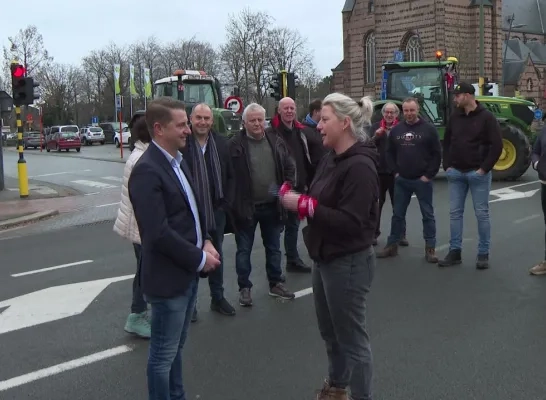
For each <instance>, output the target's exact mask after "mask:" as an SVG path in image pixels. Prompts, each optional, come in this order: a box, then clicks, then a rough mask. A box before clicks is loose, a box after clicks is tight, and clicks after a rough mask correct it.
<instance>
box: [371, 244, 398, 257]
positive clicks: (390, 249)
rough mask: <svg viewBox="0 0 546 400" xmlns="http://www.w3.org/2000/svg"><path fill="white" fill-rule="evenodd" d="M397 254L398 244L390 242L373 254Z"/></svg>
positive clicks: (381, 255) (390, 255)
mask: <svg viewBox="0 0 546 400" xmlns="http://www.w3.org/2000/svg"><path fill="white" fill-rule="evenodd" d="M397 255H398V245H397V244H390V245H387V246H385V248H384V249H383V250H380V251H378V252H377V254H376V255H375V256H376V257H377V258H387V257H396V256H397Z"/></svg>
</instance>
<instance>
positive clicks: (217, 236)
mask: <svg viewBox="0 0 546 400" xmlns="http://www.w3.org/2000/svg"><path fill="white" fill-rule="evenodd" d="M214 220H215V221H216V230H215V231H214V232H211V233H210V235H211V236H212V245H213V246H214V248H215V249H216V251H217V252H218V254H220V265H219V266H218V268H216V269H215V270H214V271H212V272H211V273H209V288H210V297H211V298H212V300H222V298H223V297H224V262H223V261H222V258H223V252H222V245H223V244H224V229H225V227H226V212H225V211H224V210H222V209H216V210H214Z"/></svg>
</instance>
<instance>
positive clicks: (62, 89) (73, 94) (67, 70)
mask: <svg viewBox="0 0 546 400" xmlns="http://www.w3.org/2000/svg"><path fill="white" fill-rule="evenodd" d="M78 72H79V71H78V68H77V67H75V66H72V65H65V64H56V63H51V64H50V65H49V67H48V68H47V69H46V70H44V71H43V73H42V74H41V79H42V83H41V88H42V99H43V100H44V101H45V104H46V106H45V107H44V112H47V113H48V115H49V118H50V119H52V120H53V121H54V122H55V123H63V122H68V121H74V122H76V121H77V120H78V115H77V112H76V109H77V104H78V86H79V85H78V78H79V73H78Z"/></svg>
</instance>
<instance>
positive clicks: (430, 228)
mask: <svg viewBox="0 0 546 400" xmlns="http://www.w3.org/2000/svg"><path fill="white" fill-rule="evenodd" d="M402 111H403V112H404V121H403V122H401V123H399V124H398V125H396V126H395V127H394V128H392V130H391V133H390V135H389V137H388V140H387V150H386V153H385V154H386V156H387V165H388V166H389V169H390V170H391V171H393V172H394V176H395V183H394V207H393V215H392V222H391V234H390V236H389V238H388V239H387V246H386V247H385V248H384V249H383V250H382V251H380V252H378V253H377V257H378V258H384V257H394V256H397V255H398V242H399V241H400V239H401V238H402V235H403V233H404V221H405V220H406V211H407V209H408V206H409V204H410V202H411V196H412V195H413V194H414V193H415V195H416V196H417V200H418V201H419V207H420V208H421V214H422V216H423V236H424V239H425V259H426V260H427V261H428V262H430V263H436V262H438V258H437V257H436V220H435V218H434V205H433V203H432V197H433V182H432V180H433V179H434V177H435V176H436V174H437V173H438V170H439V169H440V162H441V159H442V149H441V145H440V138H439V136H438V131H437V130H436V128H435V127H434V125H431V124H429V123H428V122H426V121H424V120H422V119H420V118H419V103H418V101H417V99H414V98H408V99H406V100H404V102H403V103H402Z"/></svg>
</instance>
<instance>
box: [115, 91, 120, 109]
mask: <svg viewBox="0 0 546 400" xmlns="http://www.w3.org/2000/svg"><path fill="white" fill-rule="evenodd" d="M116 109H117V110H118V111H119V110H121V95H120V94H116Z"/></svg>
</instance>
